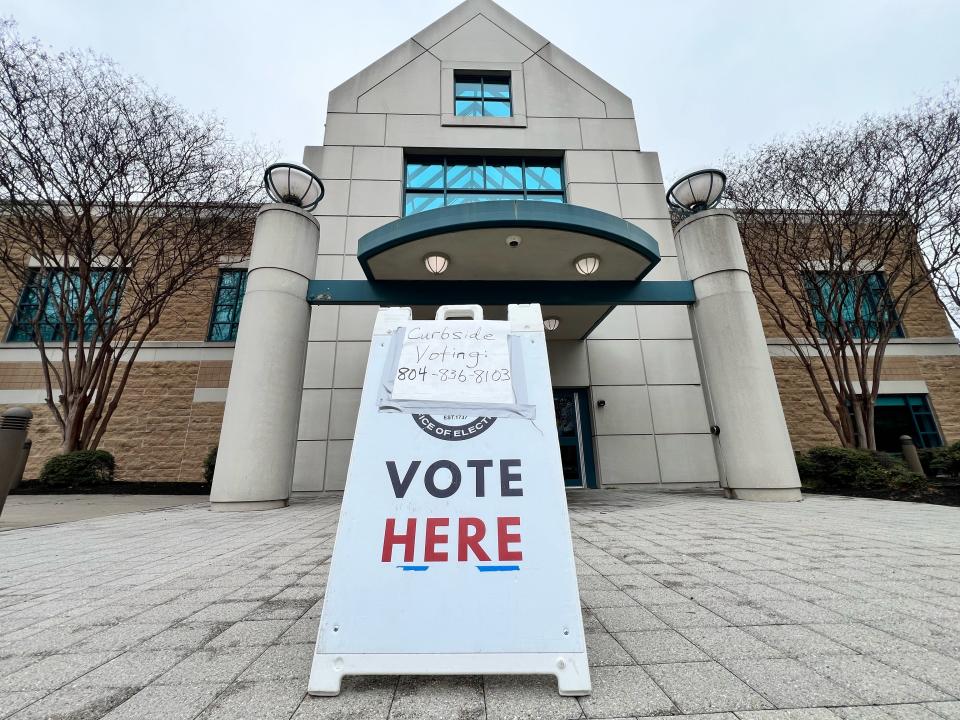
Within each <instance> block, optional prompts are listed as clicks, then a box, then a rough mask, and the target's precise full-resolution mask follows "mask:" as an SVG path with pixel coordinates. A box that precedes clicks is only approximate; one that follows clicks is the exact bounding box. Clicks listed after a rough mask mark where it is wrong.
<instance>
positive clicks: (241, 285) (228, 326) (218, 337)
mask: <svg viewBox="0 0 960 720" xmlns="http://www.w3.org/2000/svg"><path fill="white" fill-rule="evenodd" d="M246 290H247V271H246V269H244V268H222V269H221V270H220V274H219V275H218V276H217V289H216V292H215V293H214V295H213V307H212V308H211V309H210V323H209V325H208V327H207V342H236V340H237V328H238V327H239V326H240V310H241V309H242V308H243V295H244V293H245V292H246Z"/></svg>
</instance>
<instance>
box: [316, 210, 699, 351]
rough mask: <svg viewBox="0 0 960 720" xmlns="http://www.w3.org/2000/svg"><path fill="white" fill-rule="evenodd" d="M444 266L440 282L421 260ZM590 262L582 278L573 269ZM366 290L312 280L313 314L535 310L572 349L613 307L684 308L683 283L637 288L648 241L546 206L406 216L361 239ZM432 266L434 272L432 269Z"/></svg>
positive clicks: (620, 224)
mask: <svg viewBox="0 0 960 720" xmlns="http://www.w3.org/2000/svg"><path fill="white" fill-rule="evenodd" d="M433 256H442V257H443V258H444V260H445V262H442V263H439V265H445V269H444V270H443V272H442V273H431V272H430V271H429V270H428V269H427V263H426V259H427V258H428V257H433ZM584 256H592V257H593V258H595V259H596V261H593V260H591V261H590V262H589V263H588V265H590V266H595V271H594V272H591V273H590V274H581V273H580V272H579V271H578V269H577V260H578V259H580V258H583V257H584ZM357 259H358V260H359V262H360V265H361V267H362V268H363V272H364V274H365V275H366V276H367V281H346V280H341V281H331V280H315V281H313V282H311V283H310V289H309V291H308V300H309V301H310V302H311V303H314V304H321V303H323V304H339V305H345V304H379V305H409V306H412V307H413V310H414V313H415V316H420V317H424V318H428V317H430V318H432V317H433V315H434V312H435V309H436V307H437V306H438V305H443V304H457V303H463V302H469V303H478V304H482V305H484V306H485V307H486V308H487V313H486V315H487V317H488V318H496V317H499V316H500V315H503V316H504V317H506V315H505V313H506V306H507V304H509V303H531V302H537V303H540V305H541V306H542V311H543V315H544V317H555V318H557V319H559V321H560V323H559V327H557V328H556V329H555V330H553V331H550V332H549V334H548V338H549V339H556V340H579V339H583V338H585V337H586V336H587V335H589V333H590V331H591V330H592V329H593V328H594V327H595V326H596V325H597V324H598V323H599V322H600V321H601V320H602V319H603V318H604V317H605V316H606V314H607V313H609V312H610V310H612V309H613V307H614V306H616V305H623V304H689V303H692V302H693V300H694V296H693V288H692V285H691V284H690V283H687V282H685V281H676V282H651V281H645V282H642V281H643V278H644V276H646V275H647V273H649V272H650V271H651V270H652V269H653V268H654V266H656V264H657V263H659V262H660V252H659V247H658V246H657V242H656V240H654V239H653V237H651V236H650V234H649V233H647V232H646V231H644V230H642V229H641V228H639V227H637V226H636V225H634V224H632V223H629V222H627V221H626V220H623V219H621V218H618V217H614V216H613V215H609V214H607V213H604V212H600V211H597V210H591V209H589V208H584V207H579V206H577V205H568V204H563V203H553V202H538V201H530V200H521V201H505V200H498V201H490V202H478V203H469V204H464V205H453V206H447V207H442V208H438V209H436V210H429V211H426V212H421V213H417V214H415V215H409V216H407V217H404V218H401V219H400V220H395V221H394V222H391V223H389V224H387V225H384V226H383V227H380V228H377V229H376V230H373V231H372V232H369V233H367V234H366V235H364V236H363V237H361V238H360V240H359V244H358V253H357ZM436 266H437V263H434V267H436Z"/></svg>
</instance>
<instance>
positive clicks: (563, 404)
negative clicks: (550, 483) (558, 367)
mask: <svg viewBox="0 0 960 720" xmlns="http://www.w3.org/2000/svg"><path fill="white" fill-rule="evenodd" d="M553 409H554V414H555V415H556V420H557V436H558V438H559V440H560V464H561V465H562V467H563V483H564V485H566V486H567V487H596V486H597V482H596V474H595V473H594V467H593V438H592V437H591V435H592V432H591V429H590V407H589V405H588V404H587V391H586V389H585V388H572V389H568V388H554V389H553Z"/></svg>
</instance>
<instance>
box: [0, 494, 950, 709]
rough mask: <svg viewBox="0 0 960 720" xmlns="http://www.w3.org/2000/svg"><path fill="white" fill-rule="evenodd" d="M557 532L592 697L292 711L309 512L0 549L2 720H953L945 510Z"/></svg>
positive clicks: (645, 518) (37, 536)
mask: <svg viewBox="0 0 960 720" xmlns="http://www.w3.org/2000/svg"><path fill="white" fill-rule="evenodd" d="M570 509H571V520H572V529H573V533H574V543H575V547H576V552H577V559H578V568H579V580H580V594H581V597H582V601H583V605H584V618H585V625H586V631H587V647H588V650H589V655H590V660H591V664H592V665H593V667H592V670H591V672H592V678H593V695H592V696H591V697H588V698H580V699H574V698H562V697H560V696H559V695H557V693H556V683H555V681H554V680H553V679H552V678H515V677H514V678H511V677H483V678H479V677H465V678H418V677H401V678H399V679H398V678H384V677H375V678H360V679H347V680H346V681H345V682H344V688H343V692H342V693H341V695H340V696H339V697H336V698H312V697H306V696H305V690H306V686H307V675H308V670H309V665H310V656H311V653H312V651H313V648H314V640H315V635H316V630H317V624H318V622H319V617H320V610H321V605H322V596H323V591H324V583H325V580H326V574H327V567H328V563H329V559H330V553H331V550H332V545H333V537H334V531H335V528H336V522H337V514H338V510H339V500H338V498H336V497H325V498H318V499H310V500H300V501H296V502H294V503H293V505H292V506H291V507H290V508H288V509H286V510H275V511H269V512H261V513H241V514H233V513H211V512H209V511H208V510H207V509H206V506H205V505H195V506H188V507H180V508H174V509H169V510H162V511H156V512H148V513H133V514H126V515H117V516H113V517H106V518H100V519H96V520H84V521H79V522H73V523H67V524H63V525H56V526H49V527H40V528H33V529H23V530H12V531H9V532H4V533H0V717H7V716H10V717H14V718H18V719H20V718H70V719H71V720H80V719H82V718H99V717H108V718H111V719H113V718H163V719H164V720H177V719H179V718H184V719H186V718H194V717H201V718H205V719H206V718H211V719H212V718H271V719H272V718H278V719H280V718H290V717H293V718H297V719H298V720H299V719H305V718H363V719H364V720H366V719H376V718H387V717H390V718H456V719H468V718H488V719H489V720H495V719H500V718H579V717H588V718H593V717H599V718H615V717H646V716H654V715H661V716H662V715H684V716H687V717H693V716H702V715H705V714H708V713H714V714H715V715H713V717H715V718H716V719H717V720H735V718H734V717H733V715H732V714H731V713H734V714H736V716H738V717H739V718H741V719H742V720H779V719H780V718H784V719H786V720H805V719H807V718H809V719H810V720H836V718H837V717H840V718H845V719H847V720H874V719H877V720H880V719H882V718H891V717H892V718H898V719H901V720H960V702H958V698H960V509H955V508H946V507H936V506H923V505H915V504H909V503H895V502H885V501H877V500H856V499H845V498H835V497H809V498H808V499H807V500H806V501H805V502H803V503H800V504H786V505H780V504H759V503H746V502H735V501H729V500H724V499H722V498H721V497H719V496H718V495H716V494H713V493H706V492H704V493H660V494H653V493H650V494H648V493H640V492H627V491H615V490H606V491H593V492H580V493H575V494H572V495H570ZM385 601H386V600H385Z"/></svg>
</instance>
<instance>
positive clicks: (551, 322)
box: [543, 317, 560, 332]
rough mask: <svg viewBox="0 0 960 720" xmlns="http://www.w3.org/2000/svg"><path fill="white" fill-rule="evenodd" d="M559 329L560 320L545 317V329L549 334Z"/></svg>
mask: <svg viewBox="0 0 960 720" xmlns="http://www.w3.org/2000/svg"><path fill="white" fill-rule="evenodd" d="M558 327H560V318H558V317H545V318H544V319H543V329H544V330H547V331H548V332H553V331H554V330H556V329H557V328H558Z"/></svg>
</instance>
